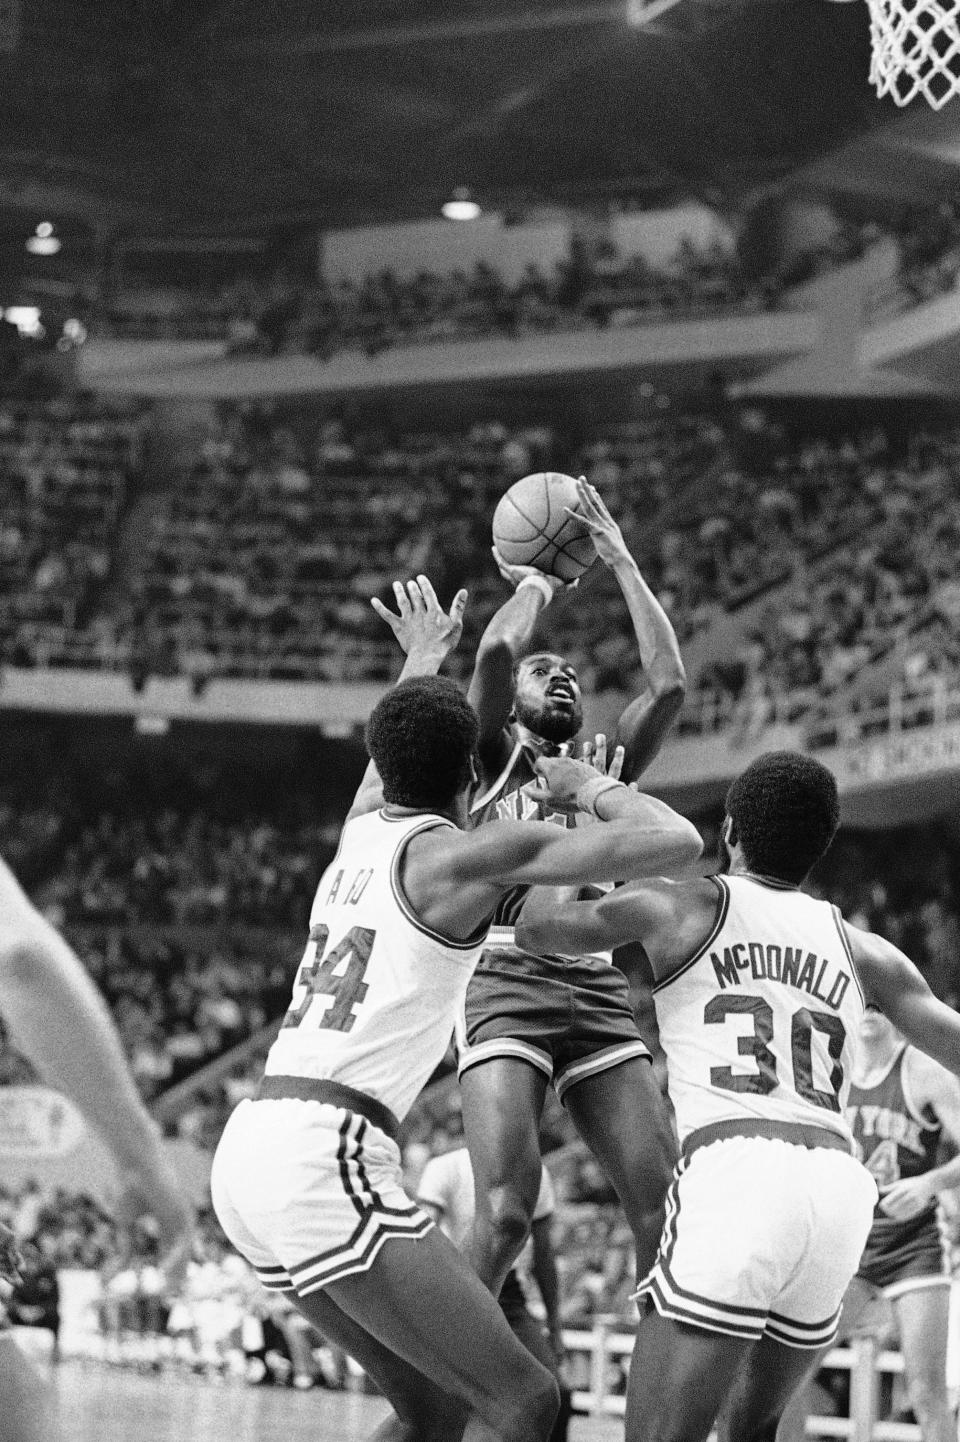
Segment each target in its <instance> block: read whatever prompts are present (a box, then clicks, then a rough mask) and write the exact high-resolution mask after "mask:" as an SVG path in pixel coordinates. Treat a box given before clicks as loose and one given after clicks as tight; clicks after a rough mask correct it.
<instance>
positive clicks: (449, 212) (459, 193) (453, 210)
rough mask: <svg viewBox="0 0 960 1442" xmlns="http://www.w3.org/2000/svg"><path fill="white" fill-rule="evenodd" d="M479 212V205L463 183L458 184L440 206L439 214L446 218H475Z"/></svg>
mask: <svg viewBox="0 0 960 1442" xmlns="http://www.w3.org/2000/svg"><path fill="white" fill-rule="evenodd" d="M480 213H481V211H480V206H479V205H478V204H477V202H476V201H475V200H474V198H473V196H472V195H471V194H470V192H469V190H468V189H467V187H466V186H465V185H458V186H457V188H456V190H455V191H454V192H453V194H452V195H451V197H450V199H449V200H446V201H444V203H443V205H441V207H440V214H441V215H443V216H445V217H446V218H447V220H476V219H477V218H478V216H479V215H480Z"/></svg>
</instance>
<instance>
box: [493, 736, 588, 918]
mask: <svg viewBox="0 0 960 1442" xmlns="http://www.w3.org/2000/svg"><path fill="white" fill-rule="evenodd" d="M561 754H563V753H561ZM536 779H537V773H536V770H535V768H534V763H533V762H532V761H531V759H530V757H529V756H528V755H527V753H526V751H524V749H523V747H522V746H521V745H520V743H519V742H515V743H514V744H513V749H512V751H511V753H510V756H509V759H508V760H507V761H506V763H505V765H504V766H503V769H502V770H501V771H500V772H499V774H498V775H497V777H496V778H495V780H493V781H484V782H482V783H481V784H480V786H478V788H477V790H476V793H475V795H474V798H473V800H472V802H471V805H470V824H471V826H485V825H487V824H488V823H489V822H493V821H550V822H553V823H554V824H555V825H557V826H564V827H570V826H575V825H576V824H577V818H576V815H567V814H566V813H565V812H561V811H550V810H549V809H548V808H547V807H545V806H544V805H543V804H542V802H539V801H537V800H535V799H534V797H532V796H527V795H525V794H524V792H523V791H522V789H521V788H522V787H524V786H526V785H527V783H528V782H530V781H536ZM529 890H530V888H529V887H528V886H515V887H513V888H512V890H511V891H509V892H508V893H507V895H506V896H505V897H504V898H503V900H502V901H501V902H500V905H499V906H498V907H497V910H496V912H495V913H494V918H493V923H492V924H493V927H494V928H496V927H512V926H513V925H514V924H515V922H516V919H517V917H518V915H519V914H520V908H521V907H522V906H523V902H524V898H525V897H526V895H527V892H528V891H529ZM580 894H581V896H596V895H599V894H600V893H599V891H598V890H597V889H596V888H595V887H584V888H583V889H582V890H581V893H580ZM495 940H496V933H494V936H493V937H491V941H492V942H495Z"/></svg>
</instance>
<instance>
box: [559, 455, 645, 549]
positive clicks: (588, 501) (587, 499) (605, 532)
mask: <svg viewBox="0 0 960 1442" xmlns="http://www.w3.org/2000/svg"><path fill="white" fill-rule="evenodd" d="M577 497H578V501H577V509H576V510H575V511H571V510H570V507H569V506H567V507H566V510H567V514H568V515H570V516H577V517H578V519H579V520H581V521H583V522H584V523H585V525H586V526H587V529H588V530H589V532H590V535H591V536H592V538H593V544H594V546H596V548H597V555H598V556H599V557H600V559H601V561H602V562H603V563H604V565H605V566H614V565H616V563H617V562H618V561H622V560H624V559H626V560H628V561H629V560H631V556H630V552H629V551H628V549H627V543H626V541H625V540H624V539H623V532H622V531H621V529H620V527H619V526H618V525H617V523H616V521H615V520H614V519H613V517H612V516H611V514H610V512H609V511H608V510H607V508H606V506H605V505H604V503H603V501H602V499H601V497H600V492H599V491H598V490H597V488H596V486H591V485H590V483H589V481H588V480H587V478H586V476H580V478H579V479H578V481H577Z"/></svg>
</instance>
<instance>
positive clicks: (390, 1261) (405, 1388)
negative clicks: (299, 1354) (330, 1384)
mask: <svg viewBox="0 0 960 1442" xmlns="http://www.w3.org/2000/svg"><path fill="white" fill-rule="evenodd" d="M326 1293H327V1297H326V1299H324V1300H322V1301H321V1302H320V1304H319V1307H312V1306H311V1303H312V1299H313V1296H315V1295H316V1294H312V1295H311V1296H307V1297H305V1298H302V1299H301V1303H300V1305H301V1308H302V1310H303V1311H304V1314H305V1315H306V1316H307V1317H309V1318H310V1319H311V1320H312V1321H314V1323H315V1325H316V1326H318V1327H319V1328H320V1330H321V1331H324V1330H326V1331H327V1333H328V1335H329V1336H331V1337H332V1338H333V1339H334V1340H335V1341H337V1342H340V1343H341V1345H343V1346H345V1347H347V1349H348V1350H349V1351H353V1352H354V1353H355V1352H356V1350H357V1346H358V1338H357V1334H356V1332H355V1331H354V1330H353V1328H352V1327H351V1328H347V1327H345V1326H343V1324H342V1319H341V1320H340V1321H339V1322H338V1318H337V1316H336V1315H335V1313H334V1311H333V1309H332V1308H331V1307H330V1306H329V1305H327V1304H328V1303H330V1302H332V1303H333V1304H334V1307H335V1308H336V1309H337V1310H338V1311H339V1312H340V1313H342V1314H343V1317H344V1318H346V1319H347V1320H348V1321H349V1322H350V1323H352V1324H354V1326H355V1327H357V1328H360V1329H361V1330H362V1331H363V1332H365V1333H366V1334H367V1336H368V1338H371V1339H373V1341H374V1342H375V1343H379V1344H380V1346H381V1348H383V1349H386V1352H388V1353H392V1354H393V1356H394V1358H395V1359H397V1358H398V1359H399V1360H400V1362H401V1364H402V1363H406V1364H407V1370H404V1368H403V1367H402V1366H400V1367H398V1366H396V1364H395V1363H394V1364H393V1365H392V1366H391V1365H388V1364H387V1359H386V1358H385V1357H384V1356H383V1354H382V1353H380V1354H379V1355H377V1356H375V1355H374V1350H373V1349H365V1350H366V1352H367V1356H368V1357H371V1358H372V1360H373V1362H374V1365H375V1366H376V1367H377V1368H378V1370H379V1371H380V1378H378V1377H377V1374H376V1372H371V1375H372V1376H374V1379H375V1380H378V1384H379V1385H383V1384H384V1382H385V1383H386V1384H387V1385H388V1386H389V1387H390V1388H391V1390H390V1391H388V1392H387V1396H388V1398H389V1400H390V1402H391V1403H392V1404H393V1405H394V1407H395V1408H396V1409H397V1411H398V1415H399V1416H400V1418H401V1421H402V1422H404V1423H406V1424H408V1425H409V1426H411V1427H416V1426H420V1427H422V1428H423V1431H422V1433H420V1434H418V1433H417V1432H416V1431H412V1432H411V1433H410V1434H409V1435H410V1442H414V1439H416V1442H421V1437H422V1438H423V1439H424V1442H427V1439H430V1442H434V1439H439V1437H440V1436H442V1435H443V1433H442V1432H440V1431H439V1430H438V1425H439V1423H440V1422H441V1421H442V1420H443V1419H444V1418H446V1420H447V1421H448V1422H450V1420H451V1416H450V1409H449V1406H448V1405H447V1403H446V1398H449V1397H454V1398H458V1399H462V1400H463V1401H464V1402H465V1403H466V1404H467V1406H468V1407H469V1408H470V1410H471V1412H472V1414H473V1415H471V1417H470V1419H469V1421H468V1422H467V1426H466V1431H465V1432H464V1442H493V1439H494V1438H497V1439H501V1442H544V1439H546V1438H547V1437H549V1435H550V1429H551V1427H552V1426H553V1420H554V1418H555V1416H556V1414H557V1409H558V1407H559V1402H560V1397H559V1392H558V1389H557V1384H556V1382H555V1380H554V1378H553V1377H552V1376H551V1375H550V1373H549V1372H548V1371H547V1370H546V1368H544V1367H542V1366H541V1365H540V1363H539V1362H537V1361H536V1360H535V1359H534V1358H533V1357H532V1356H531V1355H530V1353H529V1352H528V1351H527V1349H526V1348H525V1347H524V1346H523V1345H522V1344H521V1343H520V1342H519V1341H518V1340H517V1338H516V1337H515V1336H514V1335H513V1333H512V1332H511V1331H510V1328H509V1327H508V1325H507V1322H506V1319H505V1318H504V1316H503V1313H502V1312H501V1311H500V1308H499V1306H498V1305H497V1303H496V1302H495V1301H494V1299H493V1297H492V1296H491V1295H490V1292H489V1291H488V1290H487V1288H486V1287H485V1286H484V1285H483V1283H482V1282H481V1281H480V1279H479V1278H478V1277H477V1276H475V1275H474V1273H473V1272H472V1271H471V1270H470V1268H469V1267H468V1266H467V1264H466V1263H465V1261H464V1260H463V1258H462V1257H461V1256H460V1254H459V1253H458V1252H457V1251H456V1249H455V1248H454V1247H453V1246H452V1244H451V1243H450V1242H448V1241H447V1239H446V1237H444V1236H442V1235H441V1233H440V1232H439V1231H436V1230H434V1231H432V1232H429V1233H428V1234H427V1236H426V1237H423V1238H421V1239H420V1240H418V1241H416V1242H413V1241H407V1240H402V1241H401V1240H391V1241H389V1242H387V1243H386V1244H385V1246H384V1247H383V1250H382V1251H381V1253H380V1255H379V1256H378V1257H377V1259H376V1261H375V1262H374V1263H373V1266H372V1267H371V1268H370V1270H369V1271H367V1272H364V1273H361V1274H360V1275H358V1276H353V1277H345V1278H344V1279H343V1280H342V1281H339V1282H334V1283H331V1284H330V1286H329V1287H327V1288H326ZM321 1313H322V1315H321ZM348 1331H349V1332H350V1338H349V1340H348V1338H347V1335H346V1334H347V1332H348ZM351 1342H352V1344H353V1345H352V1346H351ZM361 1347H362V1344H361ZM358 1360H361V1362H362V1361H363V1359H362V1358H358ZM364 1365H365V1364H364ZM417 1374H423V1376H424V1377H426V1378H428V1379H429V1381H430V1383H431V1384H432V1390H431V1391H430V1392H429V1393H428V1395H429V1398H430V1401H429V1404H428V1407H427V1408H426V1409H424V1407H423V1406H422V1404H420V1405H419V1407H418V1404H417V1399H416V1395H415V1389H416V1387H417V1385H418V1384H417ZM381 1379H382V1380H381ZM384 1390H386V1387H384ZM454 1410H455V1411H456V1409H454ZM425 1411H426V1414H427V1415H426V1416H425V1415H424V1412H425ZM438 1414H439V1416H438ZM448 1435H453V1436H456V1435H457V1432H456V1430H452V1431H451V1433H449V1434H448Z"/></svg>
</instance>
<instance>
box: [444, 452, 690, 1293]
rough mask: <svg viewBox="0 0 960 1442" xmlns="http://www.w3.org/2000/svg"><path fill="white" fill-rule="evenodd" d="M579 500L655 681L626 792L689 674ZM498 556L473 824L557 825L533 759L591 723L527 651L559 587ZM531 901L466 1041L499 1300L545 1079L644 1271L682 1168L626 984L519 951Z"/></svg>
mask: <svg viewBox="0 0 960 1442" xmlns="http://www.w3.org/2000/svg"><path fill="white" fill-rule="evenodd" d="M578 494H579V505H578V510H579V512H580V514H581V515H582V516H583V517H584V519H585V520H586V523H587V525H588V526H589V529H590V533H591V535H592V537H593V540H594V544H595V546H596V550H597V555H598V557H599V559H600V560H601V561H602V562H603V563H604V564H605V565H606V566H608V567H609V568H610V569H611V571H612V572H613V574H614V576H615V577H616V579H617V581H618V583H619V586H620V590H621V591H622V593H623V597H624V600H625V601H626V604H627V608H628V611H629V614H630V619H631V622H632V624H633V629H634V632H635V634H636V638H637V646H638V650H639V654H640V661H641V664H642V667H643V675H644V681H645V683H646V685H645V689H644V690H643V692H642V693H641V694H640V695H639V696H638V697H637V698H636V699H635V700H634V701H633V702H631V704H630V705H629V706H628V707H627V708H626V710H625V711H624V713H623V715H622V717H621V718H620V723H619V727H618V732H617V737H616V740H617V743H618V744H619V745H620V746H622V747H623V764H622V775H623V779H624V780H625V781H627V782H629V781H632V780H633V779H635V778H636V777H637V776H639V775H640V773H641V771H643V769H644V767H645V766H646V765H647V764H648V763H649V761H650V760H651V759H652V758H653V756H654V755H655V754H656V752H657V750H658V749H659V747H660V745H661V743H662V741H663V738H664V736H665V735H666V733H667V731H668V730H669V728H670V726H671V724H672V723H673V721H674V719H675V717H676V715H677V712H678V711H679V709H680V706H681V705H682V703H683V695H684V685H685V677H684V670H683V663H682V661H681V658H680V651H679V647H678V645H677V640H676V636H675V635H674V632H673V628H672V627H671V625H670V622H669V621H668V619H667V617H666V615H665V614H664V612H663V609H662V608H661V606H660V605H659V603H658V601H657V600H656V598H655V597H654V596H653V594H652V592H651V591H650V590H649V588H648V587H647V585H646V583H645V581H644V580H643V577H642V576H641V574H640V571H639V569H638V567H637V565H636V562H635V561H634V560H633V558H632V556H631V555H630V552H629V551H628V549H627V546H626V544H625V542H624V539H623V535H622V533H621V531H620V527H619V526H618V525H617V523H616V522H615V521H614V519H613V517H612V516H611V515H610V513H609V511H608V510H607V508H606V506H605V505H604V504H603V501H602V500H601V499H600V496H599V495H598V493H597V491H596V490H595V489H594V488H593V487H592V486H589V485H587V483H586V481H584V480H583V479H581V480H580V481H579V482H578ZM494 554H495V556H496V559H497V563H498V565H499V567H500V570H501V572H502V574H503V575H504V577H505V578H506V579H507V580H508V581H510V582H511V584H512V585H513V586H514V587H515V591H514V594H513V596H512V597H511V598H510V599H509V600H508V601H507V602H506V603H505V604H504V605H503V606H502V607H501V608H500V610H499V611H498V612H497V613H496V615H495V616H494V617H493V618H492V620H491V621H490V623H489V625H488V626H487V629H486V631H485V632H484V635H483V637H482V639H481V642H480V646H479V648H478V653H477V660H476V666H475V669H474V674H473V678H472V681H471V684H470V692H469V695H470V700H471V701H472V703H473V705H474V708H475V709H476V711H477V714H478V716H479V718H480V743H479V757H480V769H481V777H480V783H479V785H478V788H477V791H476V794H475V796H474V799H473V802H472V806H471V818H472V822H473V824H487V823H496V822H498V821H500V820H507V819H517V818H519V819H521V820H522V819H526V818H538V819H550V820H556V821H557V823H558V824H560V825H566V824H568V821H569V823H570V824H572V818H568V817H567V816H565V815H564V816H556V817H551V816H549V815H548V814H547V813H545V812H544V811H543V809H542V807H541V806H540V804H539V803H538V802H537V801H536V799H535V798H533V797H531V796H530V795H529V794H528V793H527V792H526V791H525V790H524V787H525V786H527V784H528V783H530V782H531V781H532V780H533V779H534V778H535V775H536V772H535V769H534V768H535V764H536V761H537V759H538V758H539V757H540V756H543V755H550V754H556V753H557V752H560V751H562V750H564V749H567V748H568V747H569V746H570V745H571V744H572V743H573V742H574V741H575V739H576V737H577V734H578V732H579V730H580V727H581V724H582V707H581V698H580V687H579V684H578V681H577V675H576V672H575V670H574V668H573V667H572V666H570V665H568V664H567V663H566V662H565V661H564V660H563V659H562V658H561V657H560V656H556V655H553V654H550V653H536V654H533V655H527V654H526V653H527V651H528V650H529V647H530V643H531V639H532V637H533V633H534V629H535V627H536V624H537V620H538V617H539V615H540V612H541V611H542V609H543V607H544V606H545V605H546V604H547V603H548V602H549V601H550V600H551V599H552V597H553V595H554V594H555V592H556V590H557V589H559V587H560V583H559V582H558V581H556V580H554V579H553V578H549V577H546V576H544V575H542V573H540V572H539V571H536V570H534V569H533V568H531V567H525V566H510V565H506V564H505V563H504V562H503V561H502V559H501V558H500V557H499V556H498V555H497V553H496V552H495V553H494ZM521 658H522V659H521ZM600 742H601V743H602V738H600ZM598 750H600V752H601V754H600V755H599V756H598V757H596V758H595V760H597V761H598V762H599V764H600V765H601V766H602V765H603V764H604V754H603V752H604V750H605V743H602V744H600V745H598ZM523 894H524V893H523V891H521V890H517V891H515V892H514V893H513V894H511V895H510V896H509V897H507V898H506V899H505V901H504V903H503V904H502V906H501V907H500V909H499V911H498V913H497V915H496V917H495V918H494V925H493V928H492V929H491V932H490V937H489V942H488V947H487V949H486V950H485V952H484V955H483V957H482V959H481V962H480V965H479V967H478V968H477V971H476V973H475V975H474V977H473V979H472V981H471V983H470V987H469V988H468V991H467V996H466V1002H465V1005H464V1010H463V1014H462V1016H461V1020H460V1024H459V1026H458V1030H457V1044H458V1052H459V1071H460V1083H461V1091H462V1097H463V1120H464V1130H465V1134H466V1139H467V1145H468V1147H469V1150H470V1156H471V1160H472V1163H473V1170H474V1176H475V1179H476V1187H477V1197H476V1201H477V1211H476V1220H475V1223H474V1232H473V1237H472V1241H471V1247H470V1251H471V1257H472V1260H473V1263H474V1265H475V1267H476V1268H477V1271H478V1273H479V1274H480V1276H481V1277H482V1278H483V1280H484V1281H485V1282H486V1283H487V1285H488V1286H489V1287H490V1288H491V1289H492V1290H493V1292H494V1293H495V1294H497V1293H498V1292H499V1290H500V1287H501V1285H502V1283H503V1280H504V1277H505V1276H506V1274H507V1272H508V1271H509V1269H510V1266H511V1264H512V1263H513V1261H514V1259H515V1257H516V1255H517V1253H518V1252H519V1250H520V1248H521V1246H522V1245H523V1242H524V1240H525V1238H526V1236H527V1234H528V1232H529V1230H530V1225H531V1221H532V1218H533V1210H534V1206H535V1204H536V1200H537V1190H538V1187H539V1185H540V1147H539V1137H538V1129H539V1122H540V1116H541V1113H542V1110H543V1105H544V1099H545V1095H546V1088H547V1086H548V1085H549V1084H550V1083H551V1082H552V1083H553V1085H554V1087H555V1089H556V1091H557V1094H558V1095H559V1097H560V1098H561V1100H562V1101H563V1103H564V1105H565V1106H566V1108H567V1110H568V1112H569V1113H570V1116H571V1118H572V1119H573V1122H574V1124H575V1125H576V1127H577V1129H578V1131H579V1132H580V1134H581V1136H583V1138H584V1139H585V1141H586V1142H587V1144H588V1145H589V1146H590V1148H591V1150H592V1151H593V1152H594V1155H595V1156H596V1157H597V1160H598V1161H599V1162H600V1164H601V1166H602V1167H603V1168H604V1170H605V1171H606V1173H607V1175H608V1177H609V1178H610V1181H611V1182H612V1184H613V1186H614V1187H615V1188H616V1191H617V1193H618V1195H619V1197H620V1200H621V1202H622V1204H623V1207H624V1210H625V1212H626V1215H627V1219H628V1221H629V1223H630V1226H631V1228H632V1230H633V1232H634V1236H635V1238H636V1241H637V1249H638V1258H639V1265H640V1266H641V1267H645V1266H646V1265H647V1264H648V1263H649V1262H650V1261H652V1259H653V1255H654V1254H655V1251H656V1243H657V1236H658V1234H659V1227H660V1220H661V1208H662V1203H663V1198H664V1195H665V1192H666V1187H667V1184H668V1182H669V1178H670V1173H671V1169H672V1165H673V1159H674V1143H673V1138H672V1135H671V1132H670V1128H669V1123H668V1121H667V1117H666V1112H665V1109H664V1107H663V1105H662V1102H661V1098H660V1096H659V1093H658V1089H657V1085H656V1081H655V1079H654V1075H653V1071H652V1068H651V1066H650V1062H649V1052H648V1050H647V1048H646V1046H645V1045H644V1043H643V1040H642V1039H641V1036H640V1033H639V1031H638V1029H637V1024H636V1020H635V1018H634V1015H633V1012H632V1010H631V1006H630V1001H629V996H628V990H627V984H626V981H625V978H624V976H623V974H622V973H621V972H620V971H619V970H618V969H617V968H615V967H614V966H612V965H611V963H610V958H609V956H607V957H602V958H601V957H578V958H559V957H555V956H531V955H530V954H529V953H528V952H524V951H521V950H519V949H518V948H517V947H516V946H515V945H514V943H513V934H512V923H513V920H514V917H515V915H516V912H517V910H518V909H519V907H520V905H522V901H523Z"/></svg>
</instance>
